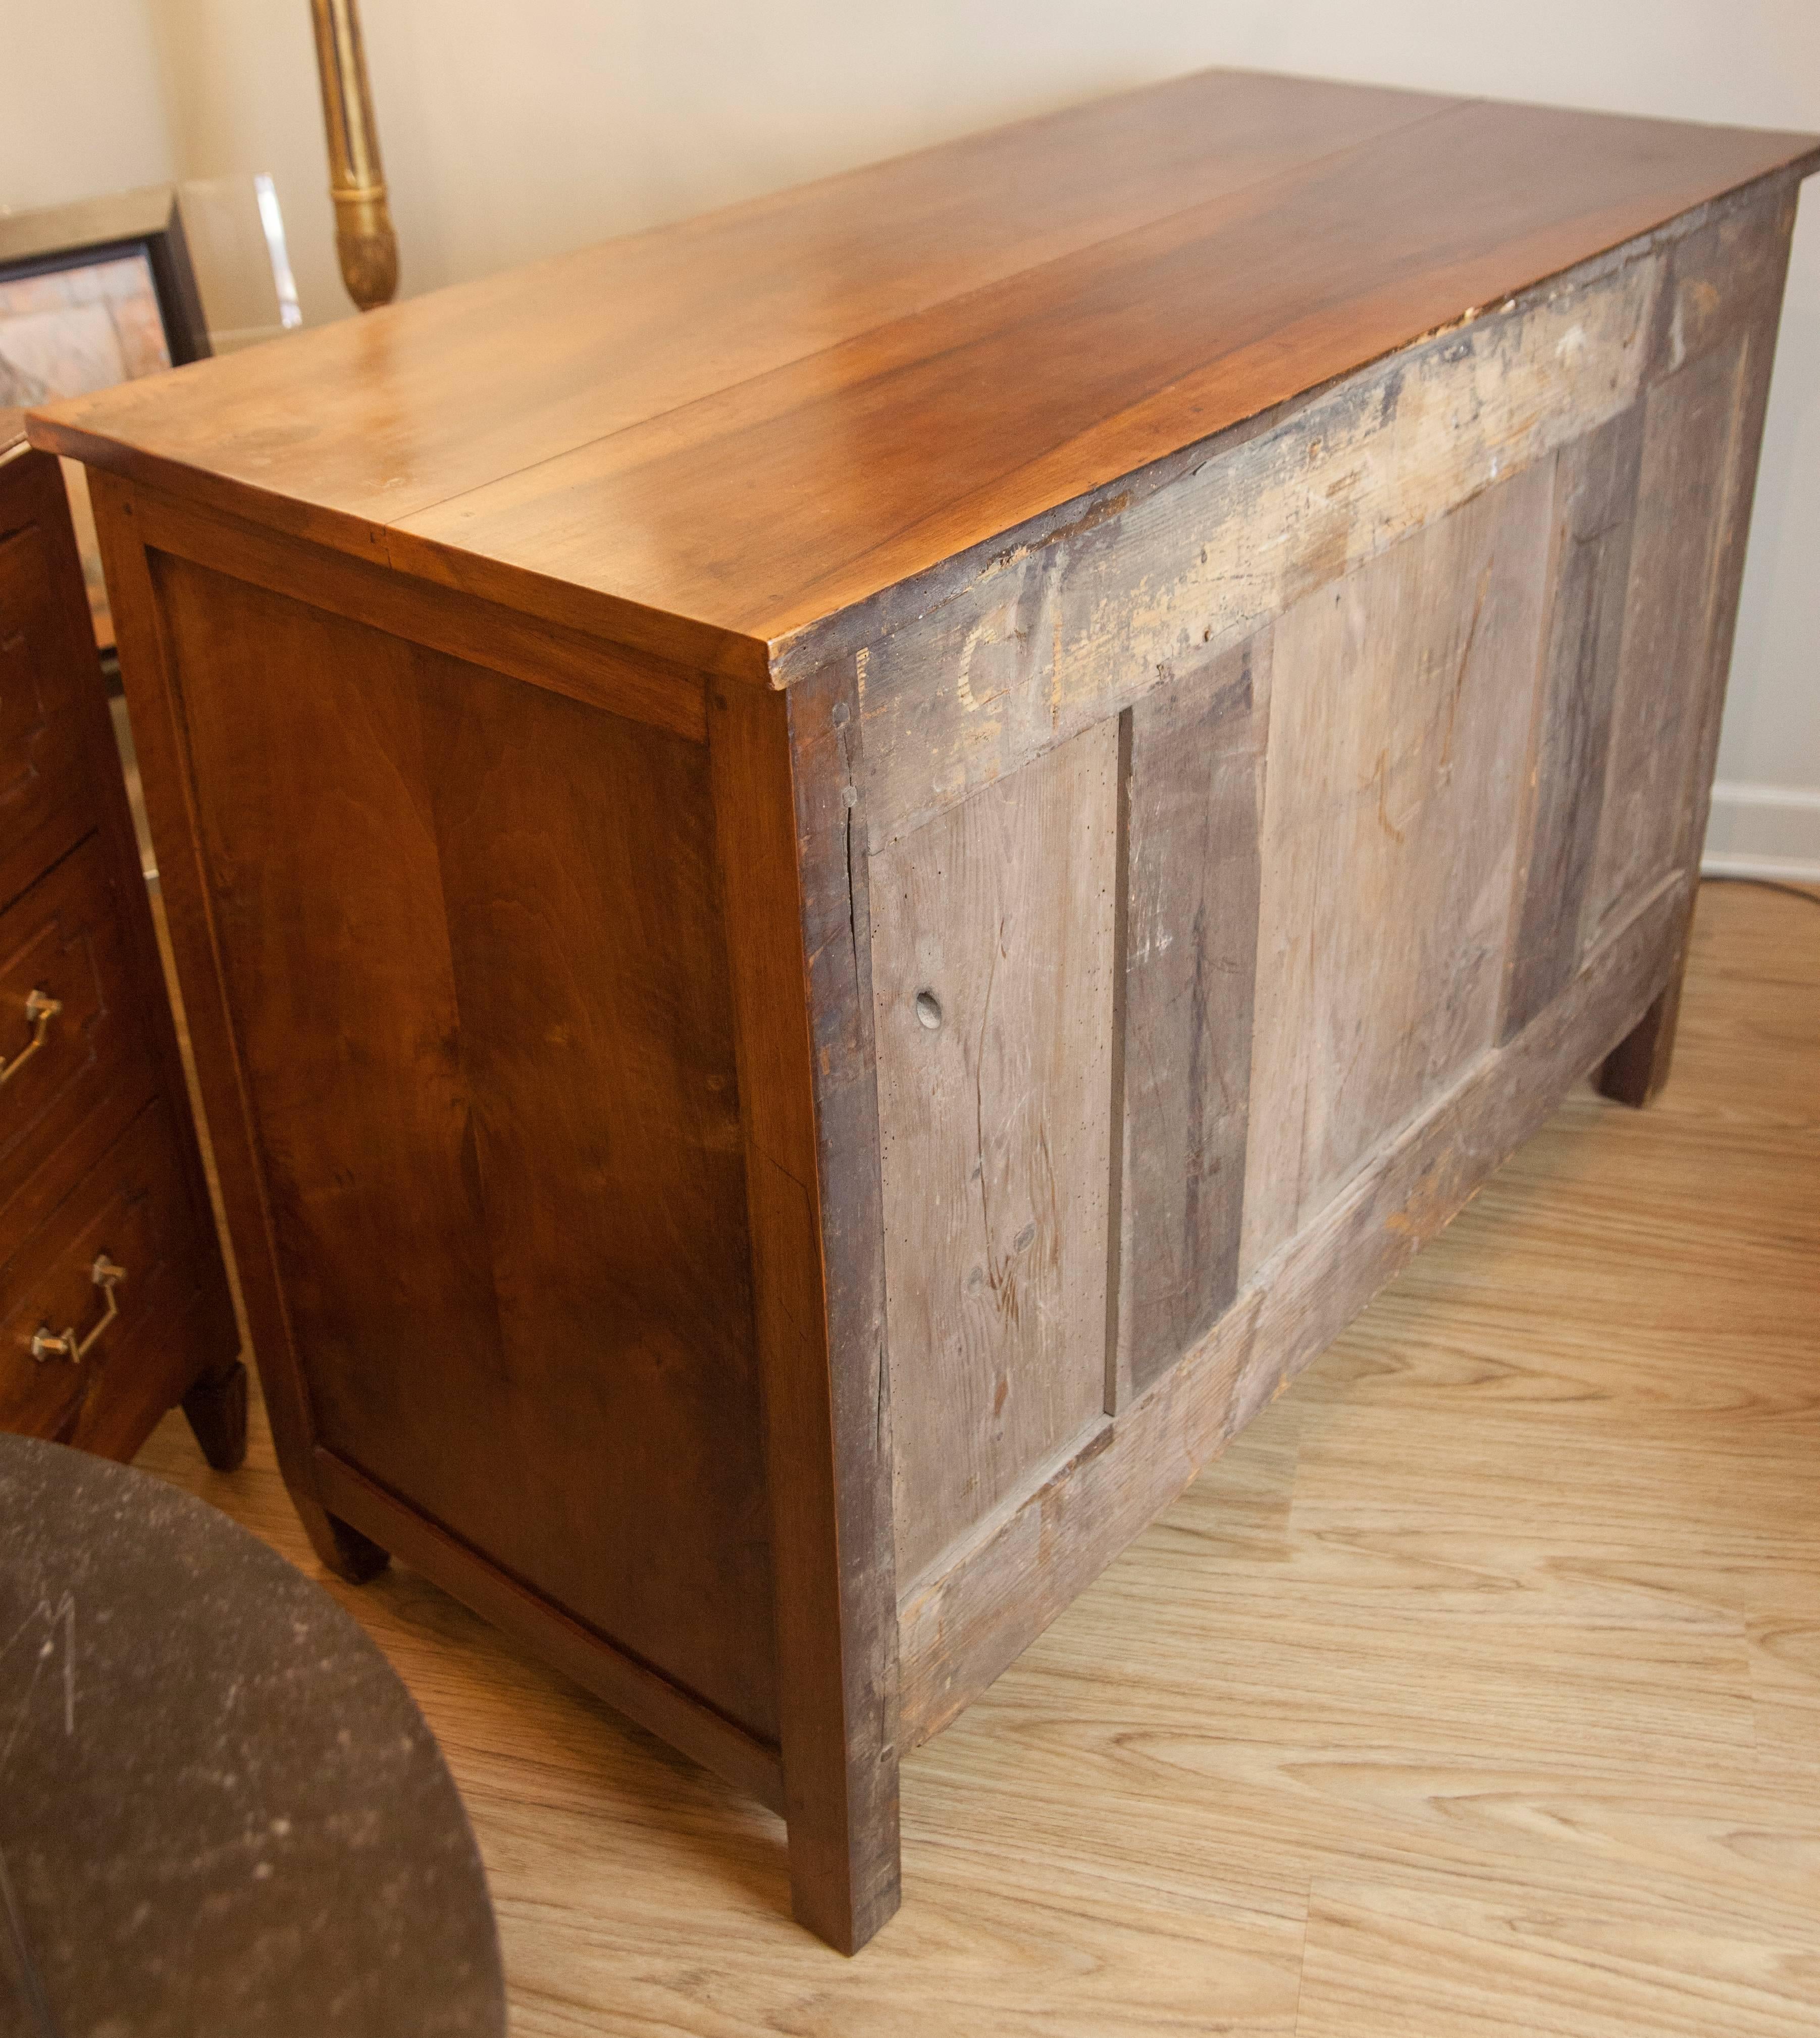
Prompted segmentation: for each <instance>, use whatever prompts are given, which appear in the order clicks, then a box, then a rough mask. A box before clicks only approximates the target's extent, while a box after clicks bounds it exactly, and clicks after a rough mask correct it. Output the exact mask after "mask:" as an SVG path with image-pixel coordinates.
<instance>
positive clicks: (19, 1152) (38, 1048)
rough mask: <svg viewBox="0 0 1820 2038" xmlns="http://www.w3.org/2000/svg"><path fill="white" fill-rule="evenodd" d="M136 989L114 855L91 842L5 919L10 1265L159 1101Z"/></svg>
mask: <svg viewBox="0 0 1820 2038" xmlns="http://www.w3.org/2000/svg"><path fill="white" fill-rule="evenodd" d="M133 983H134V979H133V975H132V973H131V967H130V964H129V960H128V957H127V950H126V937H125V933H124V930H123V926H122V923H121V917H120V911H119V903H118V902H117V901H116V900H115V896H114V892H113V886H112V882H111V880H110V877H109V866H108V857H107V855H106V854H105V852H104V848H103V845H102V843H101V840H100V837H99V836H96V835H91V836H90V837H89V839H88V840H87V841H86V842H85V843H82V844H81V847H79V848H78V849H76V850H73V851H72V852H71V853H70V854H69V855H68V856H66V858H64V859H63V861H62V862H61V863H59V865H58V866H57V867H56V868H55V869H54V870H51V871H49V872H47V873H46V874H45V876H44V877H41V878H40V880H39V881H38V882H37V883H36V885H33V886H32V888H31V890H30V891H29V892H27V893H26V894H25V897H24V898H22V899H20V900H17V901H15V903H13V905H12V906H10V907H8V908H7V910H6V911H5V912H4V913H0V1062H3V1064H4V1066H0V1259H4V1258H5V1257H6V1253H7V1251H8V1249H9V1247H10V1246H11V1245H13V1244H16V1243H17V1242H18V1241H20V1240H21V1239H22V1238H25V1237H28V1236H29V1234H30V1233H32V1232H33V1231H35V1230H36V1229H37V1227H38V1225H40V1223H41V1222H43V1221H44V1218H46V1217H47V1216H48V1215H49V1214H50V1213H51V1210H54V1209H55V1207H56V1206H57V1205H58V1204H59V1203H61V1202H62V1199H63V1198H64V1197H65V1196H66V1195H67V1194H68V1193H69V1191H70V1190H71V1189H72V1188H74V1186H75V1185H76V1184H77V1183H78V1181H80V1180H81V1178H82V1176H84V1175H85V1174H86V1173H87V1172H88V1171H89V1169H91V1168H92V1167H93V1166H94V1165H95V1163H96V1161H98V1160H100V1157H101V1156H102V1155H103V1154H104V1153H106V1151H107V1150H108V1147H109V1146H112V1144H113V1142H114V1141H115V1139H117V1138H119V1136H120V1135H121V1133H123V1131H125V1130H126V1128H127V1126H128V1125H130V1124H131V1123H132V1121H133V1119H134V1117H135V1116H137V1115H138V1112H140V1111H141V1110H142V1108H144V1106H145V1105H146V1103H147V1102H148V1101H149V1099H150V1097H151V1096H152V1093H153V1089H154V1087H155V1085H156V1077H155V1075H154V1074H153V1066H152V1061H151V1056H150V1053H149V1049H148V1047H147V1046H146V1038H145V1029H144V1028H143V1025H142V1023H141V1022H140V1020H139V1017H138V1014H137V1013H136V1012H135V1011H134V1004H133ZM34 999H49V1000H51V1001H52V1002H55V1005H56V1006H58V1007H59V1010H56V1011H55V1012H51V1011H47V1010H41V1009H36V1008H35V1006H34V1002H33V1001H34Z"/></svg>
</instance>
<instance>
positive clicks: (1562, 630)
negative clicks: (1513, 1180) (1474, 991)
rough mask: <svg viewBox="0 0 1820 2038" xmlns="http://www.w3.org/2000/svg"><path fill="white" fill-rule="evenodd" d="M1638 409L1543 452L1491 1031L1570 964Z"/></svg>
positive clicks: (1617, 645)
mask: <svg viewBox="0 0 1820 2038" xmlns="http://www.w3.org/2000/svg"><path fill="white" fill-rule="evenodd" d="M1642 450H1643V411H1642V407H1641V406H1640V405H1633V407H1631V408H1630V409H1629V410H1628V411H1625V412H1623V413H1622V414H1621V415H1620V416H1618V417H1616V418H1614V419H1612V420H1611V421H1610V423H1609V424H1606V425H1602V426H1600V427H1599V430H1597V431H1595V432H1589V433H1588V434H1587V436H1586V437H1585V438H1583V439H1576V441H1574V443H1573V444H1572V445H1568V446H1564V447H1562V449H1561V451H1560V452H1559V453H1557V454H1556V456H1555V482H1554V540H1553V563H1552V566H1551V567H1550V570H1549V584H1550V585H1551V587H1552V588H1553V607H1552V610H1551V612H1550V615H1549V626H1548V648H1547V653H1546V658H1545V660H1544V663H1543V667H1542V685H1541V688H1540V689H1539V690H1538V695H1537V703H1536V729H1535V735H1534V744H1533V756H1532V759H1531V767H1530V772H1529V783H1528V786H1527V803H1528V808H1529V813H1528V817H1527V822H1526V823H1525V824H1524V825H1523V828H1522V829H1521V831H1520V835H1519V839H1520V841H1521V842H1522V843H1523V845H1524V847H1523V861H1522V864H1521V867H1520V868H1519V871H1518V873H1517V900H1518V903H1517V911H1516V925H1515V930H1514V932H1513V934H1512V940H1511V953H1510V964H1509V972H1508V979H1507V983H1506V987H1505V993H1504V1024H1503V1025H1502V1027H1501V1028H1500V1038H1502V1039H1504V1040H1508V1039H1509V1038H1510V1037H1511V1036H1512V1034H1513V1033H1519V1032H1522V1031H1523V1028H1524V1027H1525V1026H1527V1025H1528V1024H1529V1022H1530V1021H1531V1020H1532V1019H1533V1018H1534V1017H1535V1016H1536V1014H1537V1013H1538V1012H1539V1011H1541V1010H1542V1007H1543V1006H1545V1005H1546V1004H1547V1003H1548V1002H1549V999H1550V998H1553V997H1554V996H1555V995H1556V994H1557V993H1558V992H1559V991H1561V988H1562V987H1563V986H1564V985H1565V983H1567V982H1568V979H1570V978H1571V977H1572V975H1573V973H1574V971H1575V970H1576V968H1578V967H1579V964H1580V918H1581V914H1582V912H1583V911H1584V906H1585V902H1586V896H1587V886H1588V885H1590V884H1591V880H1592V864H1593V855H1594V852H1595V850H1596V848H1597V847H1598V843H1599V816H1600V812H1601V809H1602V805H1603V802H1604V797H1605V772H1606V752H1607V750H1608V748H1609V746H1610V735H1611V703H1612V694H1613V691H1614V688H1615V687H1616V686H1617V684H1618V660H1619V657H1620V654H1621V646H1622V642H1623V633H1624V611H1625V589H1626V587H1627V585H1628V583H1629V575H1630V546H1631V530H1632V525H1633V518H1634V516H1635V513H1636V480H1637V465H1638V461H1639V459H1640V456H1641V453H1642Z"/></svg>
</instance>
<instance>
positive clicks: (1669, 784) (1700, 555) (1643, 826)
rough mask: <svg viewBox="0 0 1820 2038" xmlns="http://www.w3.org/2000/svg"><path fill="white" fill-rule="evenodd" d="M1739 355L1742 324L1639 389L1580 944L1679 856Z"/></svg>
mask: <svg viewBox="0 0 1820 2038" xmlns="http://www.w3.org/2000/svg"><path fill="white" fill-rule="evenodd" d="M1745 362H1746V347H1745V343H1744V339H1743V336H1742V335H1739V336H1738V337H1737V338H1735V339H1734V340H1733V341H1732V342H1731V343H1730V344H1729V345H1727V346H1725V347H1721V348H1719V349H1718V350H1716V351H1714V352H1712V353H1710V354H1704V355H1702V356H1701V358H1699V359H1698V360H1697V361H1694V362H1690V363H1689V365H1688V366H1686V368H1684V369H1682V370H1681V372H1680V373H1678V374H1674V375H1671V376H1670V377H1668V379H1667V381H1664V382H1663V383H1661V384H1659V385H1658V386H1657V387H1656V388H1654V389H1652V390H1651V391H1650V392H1649V393H1648V396H1647V397H1646V398H1645V400H1644V425H1643V464H1642V471H1641V474H1640V479H1639V483H1638V493H1637V515H1636V534H1635V536H1634V537H1633V540H1632V546H1631V571H1630V579H1629V592H1628V596H1627V599H1626V601H1625V617H1624V646H1623V652H1622V655H1621V658H1620V660H1619V662H1618V680H1617V690H1616V693H1615V695H1614V700H1613V703H1612V716H1611V741H1610V750H1609V754H1608V756H1607V759H1606V784H1605V797H1604V801H1603V804H1602V809H1601V813H1600V817H1599V843H1598V848H1597V850H1596V853H1595V860H1594V864H1593V873H1592V881H1591V886H1590V888H1589V892H1588V896H1587V902H1586V915H1585V919H1584V922H1583V925H1582V928H1581V940H1582V942H1583V945H1591V944H1592V943H1593V942H1595V941H1597V940H1598V939H1599V936H1600V934H1601V932H1602V930H1603V929H1604V928H1605V927H1606V926H1608V925H1609V924H1610V922H1611V921H1612V919H1614V917H1616V916H1621V915H1622V914H1623V913H1624V912H1625V910H1626V908H1627V907H1628V904H1629V901H1630V900H1632V899H1633V898H1634V897H1635V896H1636V894H1637V893H1638V892H1640V890H1642V889H1644V888H1646V887H1647V886H1648V885H1651V884H1652V883H1653V882H1654V881H1655V880H1656V879H1657V878H1658V877H1660V876H1661V875H1662V873H1663V871H1665V870H1667V869H1669V868H1670V867H1671V865H1672V864H1673V862H1674V858H1675V852H1676V849H1677V846H1678V843H1679V842H1680V840H1681V838H1682V830H1683V827H1684V824H1685V816H1684V813H1683V802H1684V799H1685V796H1686V792H1687V790H1688V787H1689V780H1690V778H1691V777H1692V774H1693V763H1694V758H1695V756H1696V754H1697V751H1698V748H1699V745H1700V737H1701V731H1702V729H1703V728H1704V726H1705V710H1706V706H1707V679H1708V669H1709V668H1710V666H1711V665H1712V642H1713V633H1714V630H1715V627H1716V623H1717V621H1718V618H1719V607H1720V584H1719V566H1720V555H1721V540H1722V539H1723V537H1724V526H1725V518H1726V515H1727V511H1728V509H1729V506H1730V501H1731V487H1730V486H1729V483H1730V479H1731V476H1732V475H1733V474H1734V473H1735V470H1736V468H1737V464H1738V459H1739V449H1738V434H1739V426H1740V425H1741V423H1742V419H1743V414H1744V399H1745V381H1744V368H1745Z"/></svg>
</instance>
